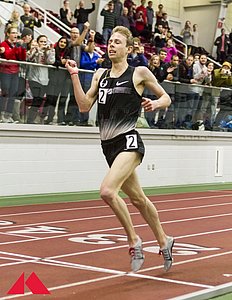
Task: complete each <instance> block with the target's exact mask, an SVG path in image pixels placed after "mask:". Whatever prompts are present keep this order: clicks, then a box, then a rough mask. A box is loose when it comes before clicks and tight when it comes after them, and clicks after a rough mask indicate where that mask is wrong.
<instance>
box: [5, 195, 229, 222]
mask: <svg viewBox="0 0 232 300" xmlns="http://www.w3.org/2000/svg"><path fill="white" fill-rule="evenodd" d="M154 196H158V195H154ZM148 197H153V196H148ZM224 197H232V194H226V195H223V194H222V195H212V196H202V197H191V198H179V199H167V200H160V201H157V202H156V201H152V202H153V203H155V204H157V205H158V204H159V203H170V202H181V201H192V200H203V199H207V200H208V199H215V198H224ZM125 199H127V198H125ZM84 201H85V200H84ZM88 201H96V200H88ZM98 201H102V200H100V199H99V200H98ZM65 203H72V204H73V202H65ZM77 203H78V202H77ZM57 204H60V203H57ZM40 205H51V203H49V204H38V205H37V206H40ZM127 205H128V206H132V204H131V203H127ZM99 208H109V206H108V205H101V206H89V207H88V206H86V207H73V208H64V209H51V210H41V211H31V212H23V213H13V214H3V215H0V218H2V217H10V216H23V215H32V214H44V213H53V212H54V213H55V212H64V211H74V210H90V209H91V210H93V209H99Z"/></svg>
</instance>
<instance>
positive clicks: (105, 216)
mask: <svg viewBox="0 0 232 300" xmlns="http://www.w3.org/2000/svg"><path fill="white" fill-rule="evenodd" d="M225 205H232V202H228V203H220V204H216V205H215V204H211V205H203V206H192V207H188V208H186V207H184V208H172V209H171V208H169V209H165V210H158V213H163V212H171V211H180V210H188V209H191V210H192V209H201V208H208V207H212V206H213V207H214V206H215V207H218V206H225ZM130 214H131V215H133V216H135V215H140V213H139V212H135V213H130ZM114 217H115V215H114V214H111V215H104V216H103V215H101V216H97V217H86V218H75V219H63V220H57V221H55V220H53V221H44V222H39V223H29V224H21V225H11V226H4V227H0V230H2V229H12V228H20V227H26V226H39V225H41V224H54V223H56V224H57V223H65V222H67V223H68V222H75V221H78V222H80V221H88V220H97V219H103V218H114ZM206 217H207V216H206ZM0 233H1V232H0Z"/></svg>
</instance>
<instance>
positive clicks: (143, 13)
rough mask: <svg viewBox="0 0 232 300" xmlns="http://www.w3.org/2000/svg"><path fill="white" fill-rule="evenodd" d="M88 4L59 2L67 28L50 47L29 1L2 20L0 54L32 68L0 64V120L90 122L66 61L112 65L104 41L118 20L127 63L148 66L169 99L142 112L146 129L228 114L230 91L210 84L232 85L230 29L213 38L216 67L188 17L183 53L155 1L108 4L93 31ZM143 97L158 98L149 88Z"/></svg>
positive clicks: (216, 120) (197, 124) (87, 78)
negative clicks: (128, 42) (165, 105)
mask: <svg viewBox="0 0 232 300" xmlns="http://www.w3.org/2000/svg"><path fill="white" fill-rule="evenodd" d="M91 5H92V7H89V8H85V3H84V1H83V0H81V1H80V2H79V3H78V5H77V7H76V9H75V11H74V13H73V12H72V11H71V9H70V6H69V1H67V0H65V1H64V2H63V7H62V8H60V20H61V21H62V22H63V23H64V24H65V25H67V26H69V27H70V37H68V36H67V34H65V33H64V32H62V31H61V32H60V33H61V35H62V36H61V38H59V39H58V40H57V42H56V43H55V44H51V43H49V41H48V38H47V36H46V35H39V36H38V37H37V38H36V39H34V27H35V26H36V27H41V26H42V16H40V15H36V16H35V15H34V14H33V13H31V8H30V6H29V5H28V4H27V3H25V4H24V5H23V10H24V14H23V15H21V16H20V15H19V13H18V12H17V11H16V10H14V11H13V12H12V15H11V17H10V19H9V20H8V22H7V23H6V24H5V37H2V39H1V40H2V42H1V43H0V58H3V59H11V60H18V61H27V62H31V63H34V65H33V64H30V65H29V66H25V65H24V64H21V65H19V64H16V63H7V62H2V63H1V64H0V84H1V86H0V87H1V96H0V122H4V123H13V122H14V123H15V122H26V123H29V124H38V123H39V124H54V123H55V122H56V123H57V124H58V125H79V126H88V125H90V124H89V115H88V113H81V112H79V109H78V106H77V104H76V101H75V97H74V92H73V88H72V84H71V80H70V76H69V74H68V72H66V70H65V69H64V67H65V63H66V61H67V59H73V60H75V61H76V62H77V65H78V66H79V67H80V68H81V69H82V70H87V71H95V70H96V69H97V68H99V67H104V68H110V66H111V63H110V61H109V59H108V56H107V51H106V44H107V41H108V39H109V37H110V34H111V31H112V29H113V28H114V27H115V26H117V25H122V26H125V27H127V28H129V29H130V30H131V32H132V34H133V47H132V48H131V52H130V53H129V55H128V64H129V65H131V66H134V67H137V66H147V67H148V68H149V69H150V70H151V71H152V72H153V73H154V75H155V76H156V78H157V80H158V81H159V82H160V84H161V85H163V87H164V88H165V89H166V91H167V92H168V93H169V95H170V96H171V99H172V104H171V106H170V107H169V109H168V110H165V111H159V112H155V113H145V114H144V118H145V119H146V121H147V124H148V126H149V127H150V128H178V129H198V130H204V129H208V130H212V129H213V128H214V126H215V124H216V125H217V128H218V126H219V127H220V124H221V123H220V122H221V121H222V120H223V118H225V115H230V114H231V115H232V108H231V107H232V100H231V90H227V91H226V92H224V93H223V92H221V93H220V91H219V89H213V88H212V87H213V86H215V87H229V88H230V87H231V86H232V77H231V63H232V60H231V53H232V41H231V39H232V34H230V35H227V34H226V33H225V30H224V29H223V28H222V30H221V35H220V36H219V37H217V39H216V40H215V42H214V44H215V46H216V47H217V57H216V60H217V62H218V63H220V64H221V67H220V68H219V67H218V65H217V64H215V63H213V62H212V61H211V60H208V58H207V52H206V51H205V50H204V49H203V51H202V48H201V47H199V33H198V26H197V24H194V25H193V26H192V25H191V22H190V21H186V22H185V25H184V28H183V29H182V30H181V32H180V38H181V40H182V41H183V42H184V43H185V44H186V45H188V56H187V57H184V56H183V53H181V54H180V51H179V50H178V45H177V44H176V43H175V41H174V36H173V33H172V31H171V28H170V25H169V22H168V14H167V12H166V11H165V9H164V6H163V5H162V4H159V5H158V7H157V10H156V11H155V10H154V9H153V2H152V1H148V3H147V6H146V0H141V4H140V5H139V6H136V5H135V3H134V2H133V1H132V0H125V1H124V3H122V2H121V1H120V0H112V1H109V2H108V3H107V4H106V5H105V7H104V8H103V9H102V10H101V12H100V16H99V17H102V18H103V29H102V33H95V31H94V30H92V29H91V28H90V24H89V19H88V17H89V14H91V13H92V12H93V11H94V10H95V0H92V3H91ZM73 19H75V20H76V23H74V24H73V23H72V20H73ZM36 64H39V65H36ZM42 65H53V66H55V67H56V68H46V67H44V66H42ZM62 67H63V68H62ZM92 76H93V73H90V72H84V71H83V72H80V80H81V83H82V85H83V88H84V90H85V91H87V89H88V88H89V87H90V83H91V80H92ZM144 95H145V96H148V97H150V98H152V99H154V100H155V98H154V95H150V92H149V91H148V90H146V91H145V92H144ZM28 98H29V99H30V101H27V100H28ZM223 99H224V100H225V99H226V100H225V101H224V100H223ZM219 101H220V104H219ZM223 101H224V102H226V104H225V103H224V102H223ZM223 104H225V105H223ZM219 105H220V112H219V113H218V107H219ZM228 106H229V109H228ZM225 108H226V109H225ZM225 111H226V112H225ZM56 112H57V113H56ZM55 116H56V119H55Z"/></svg>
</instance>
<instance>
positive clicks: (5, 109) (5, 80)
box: [0, 27, 26, 123]
mask: <svg viewBox="0 0 232 300" xmlns="http://www.w3.org/2000/svg"><path fill="white" fill-rule="evenodd" d="M17 35H18V32H17V28H14V27H9V28H8V29H7V32H6V40H5V41H3V42H2V43H0V57H1V58H4V59H8V60H21V61H22V60H26V49H25V47H24V46H23V45H22V44H21V43H19V42H18V41H17ZM18 73H19V64H17V63H8V62H3V63H1V64H0V82H1V89H2V95H1V97H0V112H1V115H0V122H4V123H13V122H14V121H13V119H12V113H13V107H14V100H15V96H16V95H17V92H18V82H19V76H18Z"/></svg>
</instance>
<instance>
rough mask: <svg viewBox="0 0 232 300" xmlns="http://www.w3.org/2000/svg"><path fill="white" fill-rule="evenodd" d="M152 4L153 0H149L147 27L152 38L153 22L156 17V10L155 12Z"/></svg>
mask: <svg viewBox="0 0 232 300" xmlns="http://www.w3.org/2000/svg"><path fill="white" fill-rule="evenodd" d="M152 5H153V2H152V1H148V5H147V7H146V10H147V29H148V32H149V36H150V38H151V36H152V31H153V22H154V17H155V12H154V9H153V8H152Z"/></svg>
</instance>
